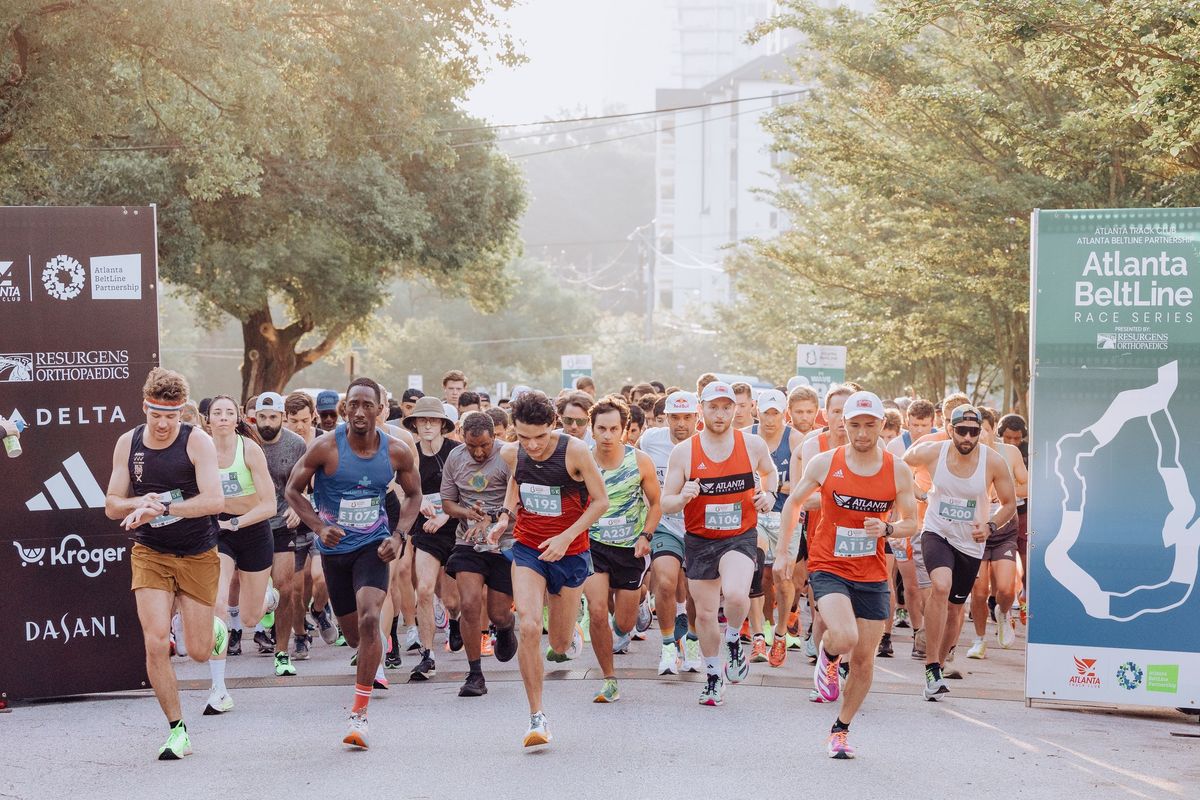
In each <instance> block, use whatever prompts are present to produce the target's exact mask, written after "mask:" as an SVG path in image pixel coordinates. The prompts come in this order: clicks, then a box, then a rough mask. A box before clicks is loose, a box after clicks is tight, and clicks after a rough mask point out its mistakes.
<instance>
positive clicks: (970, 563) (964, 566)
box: [921, 531, 982, 606]
mask: <svg viewBox="0 0 1200 800" xmlns="http://www.w3.org/2000/svg"><path fill="white" fill-rule="evenodd" d="M921 553H922V555H923V556H924V558H925V568H926V569H927V570H929V574H930V575H932V574H933V571H934V570H935V569H943V568H945V569H949V570H950V574H951V577H950V602H951V603H952V604H953V605H956V606H961V605H962V604H963V603H965V602H967V598H968V597H970V596H971V588H972V587H974V586H975V579H976V578H978V577H979V564H980V563H981V561H982V559H979V558H975V557H974V556H969V555H967V554H966V553H964V552H963V551H961V550H959V549H958V548H956V547H955V546H954V545H952V544H950V543H949V542H947V541H946V540H945V539H943V538H942V537H941V536H938V535H937V534H936V533H934V532H933V531H925V532H924V533H922V534H921Z"/></svg>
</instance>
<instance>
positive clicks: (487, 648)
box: [479, 633, 496, 656]
mask: <svg viewBox="0 0 1200 800" xmlns="http://www.w3.org/2000/svg"><path fill="white" fill-rule="evenodd" d="M479 655H481V656H494V655H496V646H495V645H494V644H493V643H492V635H491V634H490V633H484V634H483V635H482V636H480V639H479Z"/></svg>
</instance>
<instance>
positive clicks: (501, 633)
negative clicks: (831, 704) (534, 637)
mask: <svg viewBox="0 0 1200 800" xmlns="http://www.w3.org/2000/svg"><path fill="white" fill-rule="evenodd" d="M516 654H517V630H516V625H515V624H513V625H510V626H509V627H507V628H498V629H497V630H496V660H497V661H499V662H500V663H502V664H503V663H504V662H506V661H511V660H512V657H513V656H515V655H516Z"/></svg>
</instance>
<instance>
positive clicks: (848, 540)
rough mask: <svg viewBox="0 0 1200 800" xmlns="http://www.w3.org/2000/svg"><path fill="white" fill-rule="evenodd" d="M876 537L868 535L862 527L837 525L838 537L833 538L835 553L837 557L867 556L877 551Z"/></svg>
mask: <svg viewBox="0 0 1200 800" xmlns="http://www.w3.org/2000/svg"><path fill="white" fill-rule="evenodd" d="M877 541H878V540H876V539H875V538H874V537H871V536H867V532H866V531H865V530H863V529H862V528H843V527H842V526H841V525H838V526H837V537H836V538H835V539H834V540H833V555H834V557H836V558H866V557H867V556H873V555H875V553H876V552H877V544H876V542H877Z"/></svg>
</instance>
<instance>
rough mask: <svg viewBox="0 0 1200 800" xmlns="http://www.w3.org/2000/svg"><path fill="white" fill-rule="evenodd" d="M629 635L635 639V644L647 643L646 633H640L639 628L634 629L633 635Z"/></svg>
mask: <svg viewBox="0 0 1200 800" xmlns="http://www.w3.org/2000/svg"><path fill="white" fill-rule="evenodd" d="M629 635H630V636H631V637H632V638H633V640H634V641H635V642H644V641H646V634H645V632H644V631H639V630H638V629H637V628H634V629H633V633H631V634H629Z"/></svg>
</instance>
